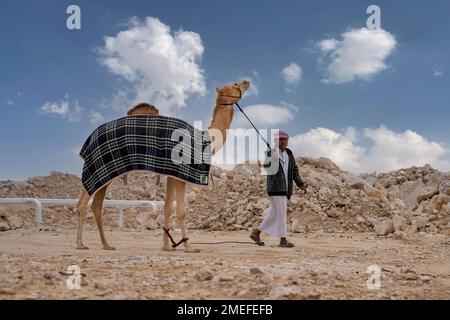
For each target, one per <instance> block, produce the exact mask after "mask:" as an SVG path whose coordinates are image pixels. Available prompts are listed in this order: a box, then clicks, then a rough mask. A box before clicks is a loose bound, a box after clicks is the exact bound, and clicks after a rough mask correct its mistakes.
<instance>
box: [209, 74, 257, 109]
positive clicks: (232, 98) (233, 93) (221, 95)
mask: <svg viewBox="0 0 450 320" xmlns="http://www.w3.org/2000/svg"><path fill="white" fill-rule="evenodd" d="M248 89H250V82H249V81H245V80H244V81H241V82H237V83H234V84H232V85H229V86H226V87H223V88H217V89H216V90H217V102H218V104H219V105H224V106H226V105H233V104H235V103H236V102H238V101H239V100H240V99H241V98H242V97H243V96H244V94H245V92H247V91H248Z"/></svg>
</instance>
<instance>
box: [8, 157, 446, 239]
mask: <svg viewBox="0 0 450 320" xmlns="http://www.w3.org/2000/svg"><path fill="white" fill-rule="evenodd" d="M297 163H298V164H299V166H300V172H301V176H302V178H303V180H304V181H305V183H306V184H307V186H308V194H307V195H301V194H300V193H299V192H298V191H296V192H294V195H293V197H292V198H291V200H290V201H289V204H288V229H289V231H291V232H300V233H306V232H368V231H370V232H371V231H374V232H376V233H377V234H378V235H380V236H393V237H395V238H398V239H404V238H407V237H408V236H409V235H411V234H414V233H416V232H421V231H423V232H427V233H444V234H450V232H449V230H450V225H449V221H450V182H449V181H450V176H449V175H448V174H444V173H442V172H439V171H438V170H435V169H433V168H431V166H429V165H426V166H424V167H421V168H418V167H412V168H408V169H403V170H398V171H393V172H389V173H382V174H375V173H373V174H363V175H359V176H357V175H354V174H352V173H350V172H347V171H344V170H341V169H340V168H339V167H338V166H337V165H336V164H334V163H333V162H332V161H331V160H329V159H326V158H319V159H312V158H298V159H297ZM212 176H213V182H212V185H213V186H210V187H199V186H195V185H188V186H187V194H186V209H187V217H188V227H189V228H193V229H210V230H248V229H251V228H253V227H254V226H256V225H257V224H258V223H259V222H260V221H261V219H262V217H263V215H264V212H265V210H266V209H267V208H268V206H269V201H268V198H267V195H266V192H265V190H266V177H265V176H264V175H262V174H261V168H260V167H259V165H257V164H245V165H237V166H236V167H235V168H234V169H233V170H230V171H225V170H222V169H220V168H218V167H213V169H212ZM165 181H166V179H165V178H164V177H163V178H161V179H158V178H157V175H154V174H152V173H143V172H134V173H131V174H129V175H128V184H125V182H124V180H123V179H116V180H115V181H114V182H113V183H112V184H111V186H110V187H109V189H108V193H107V199H135V200H148V199H154V200H164V196H165V184H166V182H165ZM80 188H81V183H80V179H79V177H77V176H74V175H69V174H62V173H56V172H54V173H51V175H50V176H48V177H36V178H31V179H28V180H27V181H26V182H12V181H8V182H0V197H41V198H77V197H78V196H79V193H80V190H81V189H80ZM295 189H296V188H295ZM174 220H176V218H175V215H174ZM117 221H118V217H117V214H116V210H115V209H111V208H106V209H105V224H106V225H107V226H109V227H111V228H112V227H116V226H117ZM162 221H163V217H162V214H161V212H159V213H150V214H149V213H148V212H147V210H146V209H145V208H131V209H127V211H126V219H125V227H126V228H133V229H158V228H159V226H158V223H162ZM44 222H45V224H49V225H52V226H58V227H68V228H73V224H74V223H75V222H76V219H75V216H74V209H73V208H61V207H59V208H58V207H56V208H49V209H46V210H45V214H44ZM175 222H176V221H174V226H175V225H176V224H175ZM32 223H33V210H32V209H31V210H30V209H3V210H1V209H0V231H2V230H3V231H6V230H10V229H15V228H19V227H22V226H28V225H30V224H32ZM88 224H92V225H93V224H94V219H92V214H88Z"/></svg>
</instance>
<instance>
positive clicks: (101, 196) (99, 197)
mask: <svg viewBox="0 0 450 320" xmlns="http://www.w3.org/2000/svg"><path fill="white" fill-rule="evenodd" d="M107 188H108V186H107V185H106V186H104V187H103V188H101V189H100V190H98V191H97V193H96V194H95V196H94V200H93V201H92V211H94V216H95V221H96V222H97V227H98V231H99V232H100V239H101V241H102V245H103V250H116V249H115V248H114V247H111V246H110V245H109V244H108V242H107V241H106V238H105V233H104V231H103V222H102V211H103V210H102V209H103V200H105V196H106V189H107Z"/></svg>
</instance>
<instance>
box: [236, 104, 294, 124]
mask: <svg viewBox="0 0 450 320" xmlns="http://www.w3.org/2000/svg"><path fill="white" fill-rule="evenodd" d="M243 110H244V112H245V113H246V114H247V116H248V117H249V118H250V120H251V121H252V122H253V123H254V124H255V125H256V126H274V125H278V124H284V123H287V122H289V121H291V120H292V119H293V118H294V114H293V113H292V110H291V109H290V108H289V107H280V106H274V105H270V104H257V105H251V106H248V107H245V108H244V109H243ZM235 117H236V119H235V121H234V127H248V126H250V123H249V122H248V120H247V119H246V118H245V117H244V116H243V115H242V114H241V113H240V112H239V114H236V115H235Z"/></svg>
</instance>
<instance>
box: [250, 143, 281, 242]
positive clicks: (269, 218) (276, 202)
mask: <svg viewBox="0 0 450 320" xmlns="http://www.w3.org/2000/svg"><path fill="white" fill-rule="evenodd" d="M280 163H281V168H282V170H283V172H284V176H285V180H286V191H287V188H288V179H287V177H288V172H287V170H288V167H289V156H288V155H287V152H286V151H283V152H281V153H280ZM269 200H270V208H269V209H268V211H267V212H266V216H265V218H264V220H263V222H262V223H261V225H260V226H259V228H258V229H259V230H261V231H262V232H264V233H267V234H269V235H271V236H273V237H278V238H286V234H287V230H286V229H287V228H286V209H287V197H286V196H270V197H269Z"/></svg>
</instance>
